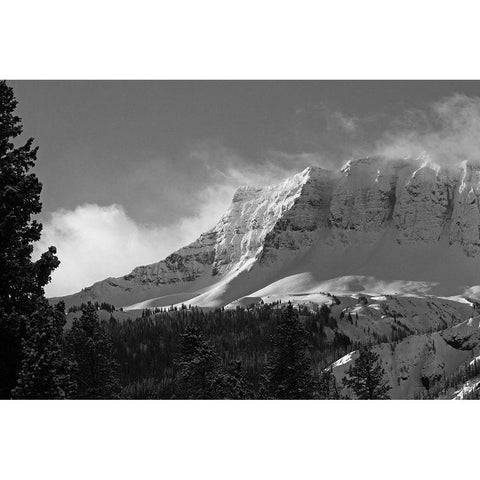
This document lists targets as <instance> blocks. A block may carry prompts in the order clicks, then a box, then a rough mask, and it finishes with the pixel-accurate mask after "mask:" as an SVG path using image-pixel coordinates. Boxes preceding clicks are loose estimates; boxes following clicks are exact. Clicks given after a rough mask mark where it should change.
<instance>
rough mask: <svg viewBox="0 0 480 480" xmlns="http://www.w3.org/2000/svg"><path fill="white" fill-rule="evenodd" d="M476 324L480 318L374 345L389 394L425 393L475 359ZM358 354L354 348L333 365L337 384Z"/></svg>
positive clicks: (479, 333)
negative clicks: (396, 341) (397, 340)
mask: <svg viewBox="0 0 480 480" xmlns="http://www.w3.org/2000/svg"><path fill="white" fill-rule="evenodd" d="M479 326H480V317H478V316H476V317H472V318H470V319H468V320H465V321H464V322H461V323H460V324H457V325H454V326H451V327H449V328H446V329H444V330H442V331H437V332H432V333H427V334H417V335H410V336H408V337H407V338H405V339H403V340H402V341H400V342H398V343H395V342H392V343H381V344H379V345H376V346H374V347H373V350H374V351H375V352H376V353H377V354H378V355H379V357H380V361H381V363H382V367H383V368H384V370H385V373H386V376H385V380H388V383H389V385H390V386H391V388H392V389H391V391H390V393H389V395H390V397H391V398H394V399H395V398H403V399H405V398H418V397H420V396H424V395H426V394H427V393H428V390H431V389H432V388H435V387H436V386H437V385H440V386H442V382H443V384H444V383H445V381H446V380H447V379H449V378H450V377H452V376H453V375H454V374H455V373H456V372H458V371H459V370H460V369H462V367H463V368H465V367H466V366H467V365H471V364H472V363H473V362H476V361H478V356H479V353H480V341H479V340H480V329H479ZM357 357H358V351H354V352H352V353H349V354H348V355H346V356H344V357H342V358H340V359H339V360H337V361H336V362H335V363H334V364H333V365H332V367H333V373H334V375H335V377H336V380H337V384H338V385H341V384H342V378H343V377H345V375H346V372H347V370H348V368H349V367H350V365H351V364H352V362H354V361H355V360H356V358H357ZM478 380H479V379H478V378H474V379H471V380H467V381H466V382H465V385H462V386H461V387H460V388H459V389H458V390H457V391H455V392H453V394H452V395H450V398H463V395H465V394H466V393H469V392H471V391H472V390H473V389H474V388H476V387H477V386H478V384H479V381H478ZM343 393H345V394H347V395H348V396H351V392H346V391H345V390H344V391H343ZM445 398H448V396H446V397H445Z"/></svg>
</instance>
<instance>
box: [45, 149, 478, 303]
mask: <svg viewBox="0 0 480 480" xmlns="http://www.w3.org/2000/svg"><path fill="white" fill-rule="evenodd" d="M479 196H480V167H479V166H477V165H473V164H469V163H467V162H464V163H462V164H461V165H458V166H457V167H455V168H452V169H449V170H446V169H443V168H439V167H438V166H435V165H432V164H429V163H428V162H425V163H421V162H420V161H413V160H386V159H383V158H366V159H361V160H356V161H350V162H348V163H347V164H346V165H345V167H344V168H342V169H341V170H340V171H336V172H331V171H327V170H324V169H322V168H319V167H309V168H307V169H305V170H304V171H302V172H300V173H299V174H297V175H295V176H293V177H292V178H290V179H287V180H285V181H284V182H282V183H281V184H279V185H276V186H271V187H263V188H255V187H241V188H239V189H238V190H237V192H236V193H235V195H234V197H233V200H232V203H231V205H230V207H229V208H228V210H227V211H226V213H225V214H224V215H223V217H222V218H221V219H220V220H219V222H218V223H217V224H216V225H215V227H214V228H212V229H211V230H210V231H208V232H206V233H204V234H202V235H201V236H200V237H199V238H198V239H197V240H196V241H195V242H193V243H192V244H190V245H188V246H186V247H183V248H181V249H180V250H178V251H176V252H174V253H172V254H171V255H170V256H168V257H167V258H166V259H164V260H162V261H160V262H158V263H154V264H151V265H147V266H140V267H137V268H135V269H134V270H133V271H132V272H131V273H130V274H128V275H125V276H123V277H120V278H109V279H106V280H103V281H100V282H97V283H95V284H94V285H92V286H90V287H87V288H85V289H83V290H82V291H81V292H79V293H77V294H74V295H70V296H67V297H64V298H63V300H64V301H65V302H66V305H67V306H70V305H79V304H80V303H82V302H86V301H88V300H92V301H99V302H102V301H105V302H109V303H113V304H115V305H116V306H117V307H124V308H125V309H128V308H132V309H137V308H145V307H154V306H169V305H172V304H178V303H181V302H185V303H189V304H192V305H193V304H195V305H198V306H202V307H217V306H225V305H228V304H231V303H232V302H242V301H243V300H242V299H243V298H244V297H253V298H254V299H256V301H260V300H263V301H268V299H270V300H272V301H273V300H275V299H286V298H292V299H294V298H296V297H298V298H299V296H302V298H303V300H308V301H311V302H312V303H322V299H323V298H324V297H323V296H322V295H323V294H322V292H328V293H330V294H335V295H345V294H354V293H358V292H363V293H368V294H371V295H384V294H397V295H416V296H419V295H420V296H423V295H435V296H439V297H456V298H460V297H462V296H463V297H465V296H468V297H472V298H480V234H479V231H480V209H479ZM56 300H57V299H52V301H56ZM247 301H248V300H247Z"/></svg>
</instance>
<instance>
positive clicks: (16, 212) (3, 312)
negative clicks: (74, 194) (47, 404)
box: [0, 81, 59, 398]
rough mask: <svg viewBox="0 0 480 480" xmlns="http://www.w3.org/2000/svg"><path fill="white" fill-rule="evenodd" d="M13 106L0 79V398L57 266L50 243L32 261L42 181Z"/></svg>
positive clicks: (7, 391) (6, 393) (12, 382)
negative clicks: (21, 139)
mask: <svg viewBox="0 0 480 480" xmlns="http://www.w3.org/2000/svg"><path fill="white" fill-rule="evenodd" d="M16 106H17V101H16V100H15V97H14V94H13V90H12V89H11V88H10V87H9V86H7V84H6V83H5V82H4V81H2V82H0V398H9V397H10V395H11V390H12V389H13V388H14V387H15V386H16V384H17V379H18V374H19V370H20V368H21V363H22V340H23V338H24V336H25V334H26V331H27V322H28V318H29V317H30V316H31V315H32V314H33V313H34V312H35V311H37V310H38V311H40V310H41V309H42V306H41V304H42V301H43V299H44V291H43V287H44V286H45V285H46V284H47V283H48V281H49V280H50V274H51V272H52V271H53V270H54V269H55V268H56V267H57V266H58V265H59V261H58V259H57V257H56V256H55V253H56V250H55V248H54V247H50V248H49V250H48V252H46V253H45V254H43V255H42V257H41V258H40V260H38V261H37V262H32V260H31V255H32V252H33V243H34V242H35V241H37V240H39V239H40V233H41V230H42V225H41V224H40V223H38V222H37V221H36V220H34V219H32V216H33V215H36V214H38V213H40V211H41V207H42V204H41V202H40V192H41V190H42V184H41V183H40V182H39V180H38V178H37V177H36V175H35V174H34V173H32V172H31V169H32V168H33V167H34V165H35V161H36V157H37V147H33V139H32V138H30V139H29V140H27V142H26V143H25V144H24V145H23V146H15V144H14V143H13V142H14V139H15V138H16V137H18V136H19V135H20V134H21V133H22V130H23V128H22V125H21V123H20V122H21V119H20V118H19V117H18V116H17V115H15V113H14V112H15V109H16ZM36 318H37V319H38V317H36ZM33 330H35V329H34V328H33ZM29 331H30V330H29Z"/></svg>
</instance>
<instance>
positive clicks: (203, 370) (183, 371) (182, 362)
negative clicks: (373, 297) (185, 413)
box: [176, 326, 253, 399]
mask: <svg viewBox="0 0 480 480" xmlns="http://www.w3.org/2000/svg"><path fill="white" fill-rule="evenodd" d="M176 366H177V368H178V373H177V390H176V396H177V397H178V398H184V399H215V398H216V399H228V398H230V399H241V398H252V397H253V392H252V390H251V388H250V385H249V384H248V382H247V381H246V380H245V375H244V373H243V370H242V367H241V363H240V362H231V363H230V364H229V365H228V366H227V367H226V368H225V367H224V366H223V364H222V362H221V358H220V356H219V355H218V353H217V351H216V350H215V348H214V347H213V346H212V345H210V343H209V342H207V341H205V340H204V339H203V336H202V334H201V332H200V330H199V329H198V328H197V327H192V326H190V327H187V328H186V329H185V332H184V333H183V334H182V336H181V342H180V355H179V357H178V359H177V361H176Z"/></svg>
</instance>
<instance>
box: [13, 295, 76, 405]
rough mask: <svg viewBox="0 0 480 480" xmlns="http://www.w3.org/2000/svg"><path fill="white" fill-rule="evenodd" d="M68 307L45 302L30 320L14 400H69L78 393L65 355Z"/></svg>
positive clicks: (70, 364) (70, 365)
mask: <svg viewBox="0 0 480 480" xmlns="http://www.w3.org/2000/svg"><path fill="white" fill-rule="evenodd" d="M64 326H65V305H64V304H63V303H60V304H58V305H56V306H55V307H52V306H50V305H49V304H48V302H47V301H46V300H44V301H43V304H42V306H41V307H40V308H39V309H38V310H37V311H35V312H34V313H33V315H31V316H30V318H29V321H28V322H27V326H26V335H25V339H24V341H23V359H22V366H21V369H20V373H19V379H18V383H17V387H15V388H14V389H13V391H12V395H13V397H14V398H31V399H33V398H48V399H52V398H58V399H61V398H69V397H70V396H71V394H72V392H74V391H75V384H74V383H73V382H72V380H71V378H70V374H71V371H72V367H73V364H72V363H71V362H69V361H68V360H67V359H66V358H65V357H64V356H63V351H62V339H63V327H64Z"/></svg>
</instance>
